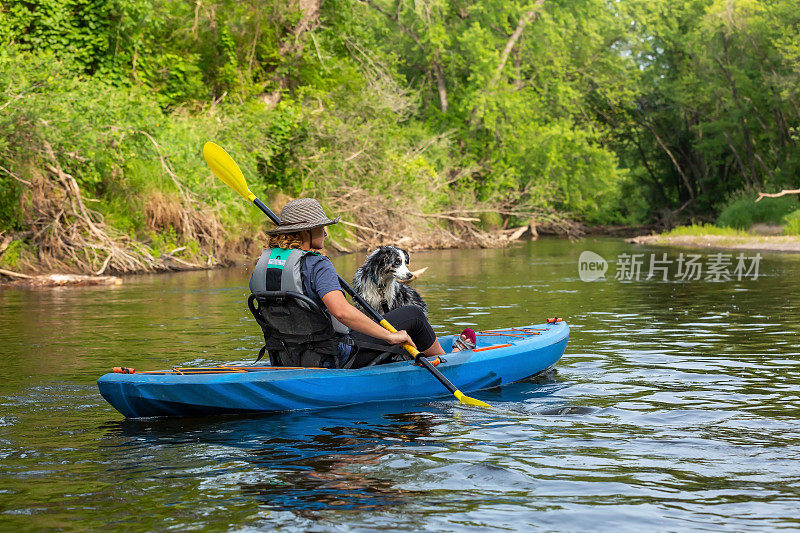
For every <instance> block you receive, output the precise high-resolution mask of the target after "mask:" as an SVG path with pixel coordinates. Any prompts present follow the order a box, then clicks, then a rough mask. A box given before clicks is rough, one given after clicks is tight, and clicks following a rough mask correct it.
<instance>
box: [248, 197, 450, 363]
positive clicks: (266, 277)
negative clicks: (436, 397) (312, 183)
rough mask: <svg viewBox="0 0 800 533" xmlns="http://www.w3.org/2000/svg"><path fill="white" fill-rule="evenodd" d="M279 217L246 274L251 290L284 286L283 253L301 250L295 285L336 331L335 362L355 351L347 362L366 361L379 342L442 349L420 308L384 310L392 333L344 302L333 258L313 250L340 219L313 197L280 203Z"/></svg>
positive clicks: (377, 353) (435, 352) (431, 352)
mask: <svg viewBox="0 0 800 533" xmlns="http://www.w3.org/2000/svg"><path fill="white" fill-rule="evenodd" d="M280 220H281V223H280V225H278V226H277V227H276V228H275V229H273V230H271V231H268V232H267V234H268V235H269V242H268V246H269V248H268V249H267V250H265V252H264V253H263V254H262V255H261V259H259V263H258V264H257V265H256V269H255V270H254V272H253V275H252V276H251V278H250V290H251V292H253V293H254V294H255V293H257V292H259V291H263V290H273V291H274V290H287V285H286V283H287V279H289V281H288V283H290V284H291V279H290V278H291V276H286V275H283V269H284V267H285V268H287V269H289V268H290V267H286V263H287V262H289V263H291V261H292V256H291V255H289V254H288V253H287V252H290V251H292V250H301V251H303V252H306V253H304V254H302V255H300V256H299V257H298V256H295V257H298V259H297V260H298V261H299V273H300V280H299V283H297V285H298V286H297V287H296V288H297V289H302V294H304V295H305V296H308V297H309V298H311V299H312V300H313V301H314V302H315V303H317V305H319V306H320V307H321V308H322V309H323V310H324V311H325V312H326V313H328V314H329V315H330V317H331V318H332V322H333V324H334V330H335V331H336V332H337V336H339V355H338V357H339V363H342V362H343V361H344V360H346V359H349V358H350V357H351V356H352V351H353V350H356V351H357V353H356V355H355V358H354V359H353V363H352V365H351V366H350V367H351V368H360V367H363V366H367V365H369V364H370V362H372V361H373V360H374V359H375V358H376V357H378V356H380V355H381V351H380V347H381V346H387V347H388V346H392V345H399V344H403V343H409V344H412V345H413V346H415V347H416V348H417V349H418V350H420V351H422V352H423V353H424V354H425V355H428V356H436V355H442V354H444V353H445V352H444V350H443V349H442V346H441V344H439V340H438V339H437V338H436V334H435V333H434V332H433V328H432V327H431V325H430V323H429V322H428V320H427V319H426V318H425V315H424V314H423V312H422V310H421V309H420V308H419V307H416V306H412V305H408V306H403V307H398V308H397V309H394V310H392V311H389V312H388V313H386V314H385V315H383V316H384V318H385V319H386V320H388V321H389V323H391V324H392V325H393V326H394V327H395V329H397V330H398V331H397V332H396V333H391V332H389V331H387V330H386V329H384V328H383V327H381V326H380V325H378V324H377V323H376V322H374V321H373V320H371V319H370V318H369V317H368V316H367V315H365V314H364V313H362V312H361V311H359V310H358V309H357V308H356V307H354V306H352V305H351V304H350V303H349V302H348V301H347V299H346V298H345V295H344V292H343V291H342V288H341V285H340V283H339V277H338V274H337V273H336V269H335V268H334V266H333V263H331V261H330V259H328V258H327V257H325V256H324V255H320V254H319V253H317V252H315V251H314V250H321V249H322V248H323V246H324V243H325V237H326V236H327V232H326V231H325V227H326V226H329V225H331V224H336V223H337V222H339V217H337V218H336V219H331V218H328V216H327V215H326V214H325V212H324V211H323V209H322V206H320V204H319V202H318V201H317V200H315V199H313V198H300V199H298V200H292V201H290V202H288V203H287V204H286V205H285V206H284V207H283V209H282V210H281V214H280ZM289 288H291V286H290V287H289ZM296 292H300V291H296ZM337 366H338V365H337Z"/></svg>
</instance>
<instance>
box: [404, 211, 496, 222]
mask: <svg viewBox="0 0 800 533" xmlns="http://www.w3.org/2000/svg"><path fill="white" fill-rule="evenodd" d="M410 214H411V215H414V216H415V217H422V218H441V219H444V220H454V221H457V222H480V221H481V219H479V218H475V217H454V216H451V215H444V214H441V213H410Z"/></svg>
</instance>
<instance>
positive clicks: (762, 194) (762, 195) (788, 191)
mask: <svg viewBox="0 0 800 533" xmlns="http://www.w3.org/2000/svg"><path fill="white" fill-rule="evenodd" d="M787 194H800V189H784V190H782V191H781V192H776V193H774V194H770V193H766V192H760V193H758V198H756V202H758V201H759V200H761V199H762V198H778V197H779V196H786V195H787Z"/></svg>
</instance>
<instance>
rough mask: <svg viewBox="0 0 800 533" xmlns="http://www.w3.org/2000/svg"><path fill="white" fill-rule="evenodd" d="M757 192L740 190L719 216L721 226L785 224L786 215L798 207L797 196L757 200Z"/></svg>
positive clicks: (718, 223) (746, 226)
mask: <svg viewBox="0 0 800 533" xmlns="http://www.w3.org/2000/svg"><path fill="white" fill-rule="evenodd" d="M756 198H757V196H756V194H755V193H753V192H750V191H744V192H740V193H738V194H736V195H734V196H733V197H731V199H730V200H728V202H727V204H726V205H725V207H724V208H723V209H722V211H721V212H720V214H719V216H718V217H717V221H716V225H717V226H719V227H728V228H737V229H748V228H750V227H751V226H753V225H754V224H759V223H761V224H773V225H780V224H783V221H784V217H786V215H788V214H789V213H791V212H792V211H794V210H796V209H797V208H798V202H797V198H795V197H794V196H781V197H778V198H763V199H762V200H761V201H759V202H756Z"/></svg>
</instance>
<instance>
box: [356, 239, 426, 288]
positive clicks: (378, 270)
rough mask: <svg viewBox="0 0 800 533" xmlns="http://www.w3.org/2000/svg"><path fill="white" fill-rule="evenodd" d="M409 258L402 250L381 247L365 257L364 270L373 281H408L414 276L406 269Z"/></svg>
mask: <svg viewBox="0 0 800 533" xmlns="http://www.w3.org/2000/svg"><path fill="white" fill-rule="evenodd" d="M410 262H411V257H410V256H409V255H408V252H407V251H405V250H403V249H402V248H396V247H394V246H381V247H380V248H378V249H376V250H374V251H372V253H370V254H369V255H368V256H367V260H366V262H365V263H364V268H365V269H366V270H367V273H368V274H370V275H371V276H372V277H373V278H374V279H375V280H383V281H389V280H390V279H391V278H395V279H397V280H398V281H408V280H410V279H411V278H412V277H413V276H414V275H413V274H412V273H411V271H410V270H409V269H408V265H409V263H410Z"/></svg>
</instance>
